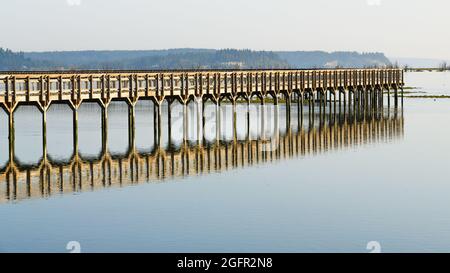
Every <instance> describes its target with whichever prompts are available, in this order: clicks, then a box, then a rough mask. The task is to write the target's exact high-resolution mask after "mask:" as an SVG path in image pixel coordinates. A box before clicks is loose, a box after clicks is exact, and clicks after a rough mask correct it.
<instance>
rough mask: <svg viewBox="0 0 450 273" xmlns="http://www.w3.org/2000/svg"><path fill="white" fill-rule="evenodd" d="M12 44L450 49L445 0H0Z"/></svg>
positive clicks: (4, 39)
mask: <svg viewBox="0 0 450 273" xmlns="http://www.w3.org/2000/svg"><path fill="white" fill-rule="evenodd" d="M1 1H2V3H1V7H2V12H1V16H0V47H3V48H10V49H12V50H14V51H49V50H58V51H61V50H84V49H90V50H114V49H122V50H134V49H164V48H182V47H190V48H216V49H220V48H239V49H243V48H247V49H254V50H325V51H359V52H383V53H385V54H386V55H387V56H389V57H416V58H436V59H450V20H449V18H448V14H449V13H448V12H449V11H450V1H448V0H427V1H425V0H339V1H338V0H310V1H303V0H159V1H153V0H14V1H9V0H1Z"/></svg>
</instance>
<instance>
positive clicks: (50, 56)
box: [0, 48, 394, 70]
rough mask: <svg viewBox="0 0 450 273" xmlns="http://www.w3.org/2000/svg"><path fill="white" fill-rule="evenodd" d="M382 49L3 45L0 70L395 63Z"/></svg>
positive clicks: (242, 67)
mask: <svg viewBox="0 0 450 273" xmlns="http://www.w3.org/2000/svg"><path fill="white" fill-rule="evenodd" d="M393 66H394V65H393V64H391V62H390V61H389V60H388V59H387V58H386V56H385V55H384V54H382V53H357V52H331V53H328V52H323V51H278V52H276V51H252V50H236V49H222V50H214V49H189V48H185V49H183V48H181V49H167V50H138V51H123V50H122V51H60V52H27V53H23V52H12V51H11V50H7V49H0V70H37V69H51V70H70V69H142V70H145V69H155V70H157V69H223V68H229V69H234V68H241V69H246V68H267V69H269V68H275V69H276V68H346V67H359V68H368V67H393Z"/></svg>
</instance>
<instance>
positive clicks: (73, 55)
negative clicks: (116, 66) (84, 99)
mask: <svg viewBox="0 0 450 273" xmlns="http://www.w3.org/2000/svg"><path fill="white" fill-rule="evenodd" d="M212 52H215V50H213V49H190V48H179V49H163V50H85V51H48V52H27V53H24V55H25V57H27V58H30V59H32V60H38V61H50V62H52V63H55V64H57V65H59V66H63V67H66V68H70V67H80V66H84V67H87V66H90V65H99V64H103V63H114V62H122V61H131V60H137V59H140V58H147V57H156V56H167V55H173V54H182V53H212Z"/></svg>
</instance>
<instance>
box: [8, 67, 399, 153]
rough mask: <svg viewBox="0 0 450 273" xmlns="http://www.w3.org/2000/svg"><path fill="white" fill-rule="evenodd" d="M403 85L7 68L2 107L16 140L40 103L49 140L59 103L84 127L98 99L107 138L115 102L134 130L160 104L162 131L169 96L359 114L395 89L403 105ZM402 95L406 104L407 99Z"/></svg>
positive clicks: (338, 75) (324, 76)
mask: <svg viewBox="0 0 450 273" xmlns="http://www.w3.org/2000/svg"><path fill="white" fill-rule="evenodd" d="M403 85H404V83H403V71H402V70H400V69H334V70H208V71H189V70H178V71H41V72H1V71H0V107H2V108H3V109H4V110H5V111H6V112H7V114H8V116H9V140H10V143H13V142H14V111H15V110H16V109H17V107H18V106H20V105H21V104H31V105H36V106H37V107H38V108H39V109H40V111H41V112H42V117H43V118H42V121H43V122H42V127H43V141H44V143H45V142H46V124H47V114H46V113H47V109H48V108H49V107H50V105H51V104H52V103H66V104H68V105H69V106H70V107H71V108H72V109H73V122H74V127H75V128H76V127H77V126H78V108H79V107H80V105H81V104H82V103H83V102H97V103H98V104H99V105H100V106H101V108H102V120H103V123H102V128H103V131H104V133H105V137H106V133H107V128H106V127H107V118H108V106H109V105H110V103H111V101H113V100H123V101H126V102H127V103H128V106H129V123H130V133H133V129H132V128H134V120H135V118H134V117H135V114H134V113H135V105H136V103H137V102H138V101H139V100H143V99H148V100H152V101H153V102H154V103H155V105H156V106H157V107H156V109H157V117H158V118H157V120H156V122H157V127H158V128H161V107H160V106H161V104H162V103H163V102H164V101H165V100H166V101H168V103H169V105H170V104H171V103H172V102H173V101H175V100H178V101H179V102H180V103H182V104H183V105H184V106H186V105H187V104H188V103H189V102H190V101H196V102H201V103H202V106H203V104H204V103H205V102H206V101H207V100H211V101H212V102H213V103H215V104H216V105H217V106H218V105H219V104H220V102H221V101H222V100H224V99H227V100H229V101H230V102H231V103H232V104H233V105H236V102H237V101H238V99H243V100H245V101H246V102H247V104H249V103H250V102H251V101H252V98H253V97H257V98H258V99H259V102H260V103H261V104H264V103H265V101H266V98H267V97H270V98H271V100H272V101H273V103H274V104H278V101H279V99H280V98H282V99H284V101H285V102H286V106H287V109H288V111H290V105H291V100H292V98H294V97H296V98H297V103H298V107H299V109H303V104H304V103H305V102H306V103H307V104H308V107H309V109H310V112H314V110H315V108H316V105H317V104H318V108H319V111H320V113H325V112H326V106H327V104H328V107H329V112H331V111H334V112H336V111H337V108H336V103H337V102H339V105H340V104H341V103H343V104H344V111H346V106H348V107H350V106H352V107H353V111H355V112H356V111H358V112H359V111H368V110H370V109H374V108H376V107H382V106H383V104H384V103H385V102H386V103H387V105H388V106H389V107H390V104H391V92H392V93H393V100H394V104H395V106H396V107H397V106H398V102H399V90H401V92H402V93H401V95H403V89H402V88H403ZM385 91H387V92H385ZM401 99H402V100H401V101H402V102H403V96H401ZM202 109H204V107H202ZM339 109H340V108H339ZM202 111H203V110H202ZM169 119H170V107H169ZM74 131H75V132H76V131H77V130H74ZM75 137H76V135H75ZM44 146H45V145H44Z"/></svg>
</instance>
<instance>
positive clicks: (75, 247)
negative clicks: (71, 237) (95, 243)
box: [66, 241, 81, 253]
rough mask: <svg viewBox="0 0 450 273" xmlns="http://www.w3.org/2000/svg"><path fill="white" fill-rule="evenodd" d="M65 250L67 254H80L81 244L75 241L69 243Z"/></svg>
mask: <svg viewBox="0 0 450 273" xmlns="http://www.w3.org/2000/svg"><path fill="white" fill-rule="evenodd" d="M66 249H67V250H69V253H81V244H80V243H79V242H77V241H70V242H68V243H67V245H66Z"/></svg>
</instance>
